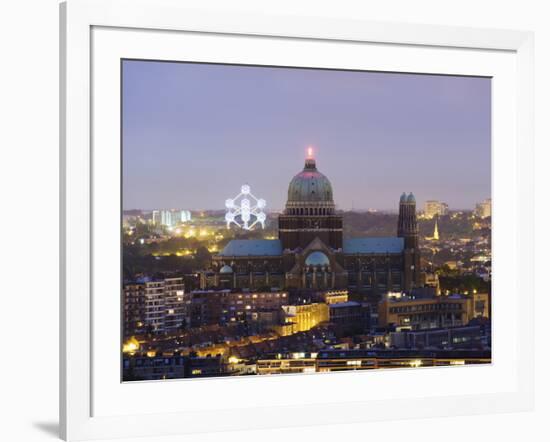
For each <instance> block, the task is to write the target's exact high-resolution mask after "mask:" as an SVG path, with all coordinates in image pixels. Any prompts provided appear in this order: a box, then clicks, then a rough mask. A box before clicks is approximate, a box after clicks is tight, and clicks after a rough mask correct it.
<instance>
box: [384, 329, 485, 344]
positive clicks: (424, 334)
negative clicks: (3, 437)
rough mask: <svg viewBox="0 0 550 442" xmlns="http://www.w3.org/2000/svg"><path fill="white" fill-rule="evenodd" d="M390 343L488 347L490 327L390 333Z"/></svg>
mask: <svg viewBox="0 0 550 442" xmlns="http://www.w3.org/2000/svg"><path fill="white" fill-rule="evenodd" d="M390 345H391V346H392V347H396V348H453V349H459V348H490V346H491V327H490V325H489V324H487V326H485V325H468V326H462V327H452V328H438V329H428V330H415V331H402V332H399V333H390Z"/></svg>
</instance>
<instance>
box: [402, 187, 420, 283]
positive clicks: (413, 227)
mask: <svg viewBox="0 0 550 442" xmlns="http://www.w3.org/2000/svg"><path fill="white" fill-rule="evenodd" d="M397 236H398V237H400V238H403V240H404V243H405V244H404V251H403V261H404V262H403V277H404V289H405V291H409V290H411V289H412V288H414V287H418V286H420V249H419V247H418V222H417V220H416V199H415V197H414V195H413V194H412V193H409V195H407V194H406V193H403V194H402V195H401V198H400V199H399V218H398V221H397Z"/></svg>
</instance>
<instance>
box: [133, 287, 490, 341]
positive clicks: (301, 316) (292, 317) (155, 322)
mask: <svg viewBox="0 0 550 442" xmlns="http://www.w3.org/2000/svg"><path fill="white" fill-rule="evenodd" d="M123 293H124V295H123V312H124V313H123V319H124V336H125V338H128V337H130V336H133V335H143V334H163V333H164V334H166V333H175V332H178V331H184V330H187V329H196V328H200V327H204V326H227V325H231V324H245V325H246V327H247V333H248V334H260V333H263V332H265V331H267V330H271V331H274V332H276V333H277V334H278V335H280V336H288V335H292V334H295V333H299V332H303V331H307V330H310V329H312V328H314V327H316V326H318V325H319V324H324V323H329V324H331V325H333V326H334V328H335V331H336V334H337V335H338V336H346V335H351V334H355V333H364V332H368V331H369V330H370V329H371V328H373V327H378V328H385V329H389V328H394V329H395V330H396V331H400V330H424V329H434V328H445V327H456V326H463V325H466V324H468V322H469V321H471V320H472V319H474V318H489V317H490V304H491V303H490V297H489V294H488V293H471V294H469V295H461V294H453V295H449V296H438V295H436V293H435V290H433V289H429V288H426V289H418V290H414V291H413V292H412V293H411V294H408V295H407V294H403V293H401V292H389V293H387V294H386V295H384V296H383V297H382V299H381V300H380V301H379V302H378V304H377V305H376V308H372V304H370V303H367V302H357V301H350V299H349V294H348V291H347V290H325V291H315V292H311V291H308V292H303V293H299V292H298V293H291V292H289V291H278V290H273V291H248V290H246V291H237V290H230V289H221V290H195V291H190V292H188V293H186V292H185V288H184V283H183V279H182V278H167V279H164V280H161V281H145V282H139V283H132V284H126V285H125V286H124V291H123Z"/></svg>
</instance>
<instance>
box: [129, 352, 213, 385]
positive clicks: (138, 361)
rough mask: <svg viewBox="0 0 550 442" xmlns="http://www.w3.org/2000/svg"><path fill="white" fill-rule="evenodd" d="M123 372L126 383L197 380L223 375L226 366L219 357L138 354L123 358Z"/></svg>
mask: <svg viewBox="0 0 550 442" xmlns="http://www.w3.org/2000/svg"><path fill="white" fill-rule="evenodd" d="M122 371H123V378H124V380H125V381H152V380H160V379H181V378H197V377H209V376H220V375H223V374H224V364H223V362H222V359H221V357H219V356H216V357H198V356H183V355H179V354H173V355H162V354H158V355H157V354H154V353H153V354H151V355H147V354H136V355H125V356H124V357H123V360H122Z"/></svg>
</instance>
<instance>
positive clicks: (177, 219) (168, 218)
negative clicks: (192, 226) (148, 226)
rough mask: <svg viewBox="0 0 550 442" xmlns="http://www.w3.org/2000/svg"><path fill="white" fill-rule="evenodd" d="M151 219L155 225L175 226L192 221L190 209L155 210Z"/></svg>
mask: <svg viewBox="0 0 550 442" xmlns="http://www.w3.org/2000/svg"><path fill="white" fill-rule="evenodd" d="M151 221H152V223H153V224H154V225H157V226H164V227H175V226H177V225H179V224H184V223H187V222H190V221H191V212H190V211H189V210H174V209H170V210H153V213H152V214H151Z"/></svg>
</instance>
